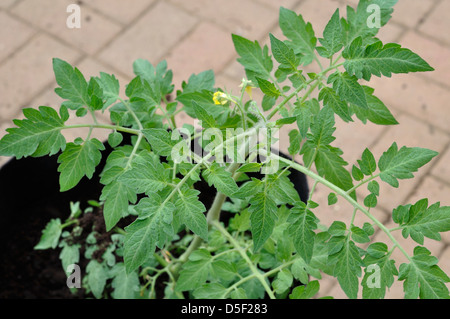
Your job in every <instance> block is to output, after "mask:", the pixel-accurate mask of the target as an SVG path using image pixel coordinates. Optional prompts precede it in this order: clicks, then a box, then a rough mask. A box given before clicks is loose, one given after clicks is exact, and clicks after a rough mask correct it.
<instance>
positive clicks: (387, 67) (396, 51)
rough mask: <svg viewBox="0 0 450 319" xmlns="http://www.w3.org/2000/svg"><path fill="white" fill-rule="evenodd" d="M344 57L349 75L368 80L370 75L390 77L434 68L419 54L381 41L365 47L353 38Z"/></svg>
mask: <svg viewBox="0 0 450 319" xmlns="http://www.w3.org/2000/svg"><path fill="white" fill-rule="evenodd" d="M343 57H344V58H345V59H346V61H345V62H344V67H345V69H346V70H347V72H348V73H349V74H350V75H355V76H356V77H357V78H358V79H364V80H366V81H370V78H371V76H372V75H375V76H378V77H381V76H382V75H384V76H386V77H391V76H392V73H395V74H400V73H410V72H425V71H433V70H434V69H433V68H432V67H431V66H430V65H429V64H428V63H427V62H425V61H424V60H423V59H422V58H421V57H420V56H418V55H417V54H415V53H414V52H412V51H411V50H409V49H405V48H402V47H401V46H400V45H397V44H394V43H389V44H386V45H383V43H382V42H381V41H378V42H375V43H373V44H371V45H368V46H367V47H365V48H364V47H363V46H362V39H361V38H357V39H355V40H354V41H353V42H352V44H351V45H350V47H349V48H347V49H346V50H344V51H343Z"/></svg>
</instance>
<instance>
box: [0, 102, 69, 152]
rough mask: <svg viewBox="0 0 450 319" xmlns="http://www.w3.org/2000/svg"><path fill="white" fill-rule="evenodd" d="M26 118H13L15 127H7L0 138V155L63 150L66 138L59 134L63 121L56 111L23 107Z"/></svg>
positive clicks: (45, 107)
mask: <svg viewBox="0 0 450 319" xmlns="http://www.w3.org/2000/svg"><path fill="white" fill-rule="evenodd" d="M23 114H24V115H25V117H26V119H24V120H14V124H16V126H17V127H14V128H8V129H6V132H8V134H7V135H5V136H4V137H3V138H2V139H1V140H0V156H15V157H16V158H17V159H21V158H22V157H27V156H30V155H31V156H34V157H40V156H44V155H54V154H56V153H58V152H59V151H60V150H64V148H65V146H66V140H65V138H64V136H63V135H62V134H61V129H62V128H63V127H64V121H63V120H62V119H61V118H60V117H59V115H58V113H57V112H56V111H55V110H54V109H52V108H50V107H48V106H41V107H39V110H36V109H31V108H27V109H23Z"/></svg>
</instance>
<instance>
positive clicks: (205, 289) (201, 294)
mask: <svg viewBox="0 0 450 319" xmlns="http://www.w3.org/2000/svg"><path fill="white" fill-rule="evenodd" d="M227 292H228V290H227V288H225V287H224V286H222V285H221V284H219V283H208V284H205V285H203V286H202V287H200V288H197V289H195V291H194V293H193V294H194V296H195V298H196V299H223V298H224V296H225V295H226V294H227Z"/></svg>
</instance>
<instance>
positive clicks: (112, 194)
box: [100, 170, 136, 231]
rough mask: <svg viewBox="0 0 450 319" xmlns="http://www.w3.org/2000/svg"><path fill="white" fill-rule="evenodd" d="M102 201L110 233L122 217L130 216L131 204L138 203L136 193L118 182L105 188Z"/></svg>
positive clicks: (107, 228)
mask: <svg viewBox="0 0 450 319" xmlns="http://www.w3.org/2000/svg"><path fill="white" fill-rule="evenodd" d="M120 171H123V170H120ZM100 200H102V201H104V206H103V216H104V219H105V225H106V230H107V231H110V230H111V229H112V228H113V227H114V226H115V225H116V224H117V222H118V221H119V220H120V219H121V218H122V217H124V216H126V215H127V214H128V205H129V202H132V203H133V202H135V201H136V192H134V191H133V190H132V189H131V188H129V187H128V186H127V185H125V184H124V183H122V182H119V181H117V180H116V181H114V182H112V183H110V184H107V185H105V186H104V187H103V190H102V194H101V196H100Z"/></svg>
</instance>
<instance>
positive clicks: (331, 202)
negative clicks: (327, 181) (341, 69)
mask: <svg viewBox="0 0 450 319" xmlns="http://www.w3.org/2000/svg"><path fill="white" fill-rule="evenodd" d="M337 201H338V198H337V196H336V194H335V193H330V194H328V205H334V204H336V203H337Z"/></svg>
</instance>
